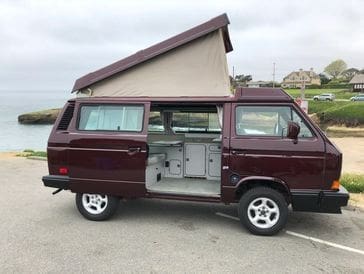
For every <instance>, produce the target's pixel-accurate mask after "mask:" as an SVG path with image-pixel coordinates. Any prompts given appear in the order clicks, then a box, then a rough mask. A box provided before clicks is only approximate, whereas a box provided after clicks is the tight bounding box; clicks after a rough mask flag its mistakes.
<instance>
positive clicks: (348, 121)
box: [319, 102, 364, 126]
mask: <svg viewBox="0 0 364 274" xmlns="http://www.w3.org/2000/svg"><path fill="white" fill-rule="evenodd" d="M319 117H320V119H323V120H324V122H334V123H336V124H345V125H347V126H358V125H360V124H364V103H362V102H347V104H345V105H343V106H337V107H333V108H329V109H326V110H325V112H324V113H323V114H321V115H319Z"/></svg>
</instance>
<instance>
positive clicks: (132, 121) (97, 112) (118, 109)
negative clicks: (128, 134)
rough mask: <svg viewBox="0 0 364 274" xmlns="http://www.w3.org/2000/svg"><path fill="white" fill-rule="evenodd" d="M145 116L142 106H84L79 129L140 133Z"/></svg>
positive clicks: (81, 111)
mask: <svg viewBox="0 0 364 274" xmlns="http://www.w3.org/2000/svg"><path fill="white" fill-rule="evenodd" d="M143 114H144V107H143V106H141V105H140V106H139V105H133V106H130V105H84V106H81V110H80V118H79V123H78V129H79V130H104V131H135V132H140V131H142V128H143Z"/></svg>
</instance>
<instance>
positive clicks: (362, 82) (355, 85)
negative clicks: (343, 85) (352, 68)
mask: <svg viewBox="0 0 364 274" xmlns="http://www.w3.org/2000/svg"><path fill="white" fill-rule="evenodd" d="M349 84H351V90H352V91H354V92H364V74H355V75H354V77H353V78H352V79H351V80H350V82H349Z"/></svg>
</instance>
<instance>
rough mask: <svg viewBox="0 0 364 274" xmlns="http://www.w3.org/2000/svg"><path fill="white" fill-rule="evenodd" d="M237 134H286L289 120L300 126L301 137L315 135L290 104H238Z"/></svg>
mask: <svg viewBox="0 0 364 274" xmlns="http://www.w3.org/2000/svg"><path fill="white" fill-rule="evenodd" d="M235 119H236V121H235V127H236V134H237V135H241V136H277V137H278V136H280V137H282V136H285V135H286V134H287V127H288V122H289V121H294V122H297V123H298V124H299V125H300V127H301V130H300V134H299V135H298V137H299V138H310V137H313V134H312V132H311V130H310V129H309V128H308V127H307V125H306V124H305V123H304V121H303V120H302V118H301V117H300V116H299V115H298V114H297V113H296V111H295V110H293V109H291V108H290V107H288V106H238V107H237V108H236V117H235Z"/></svg>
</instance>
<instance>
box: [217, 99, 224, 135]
mask: <svg viewBox="0 0 364 274" xmlns="http://www.w3.org/2000/svg"><path fill="white" fill-rule="evenodd" d="M216 108H217V117H218V118H219V126H220V128H221V129H222V123H223V112H224V107H223V106H222V105H217V106H216Z"/></svg>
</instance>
